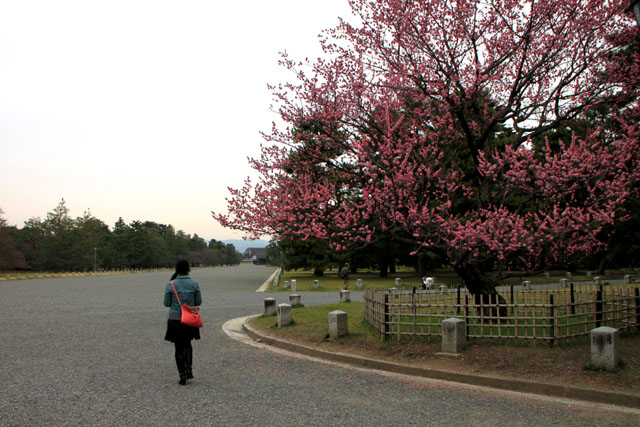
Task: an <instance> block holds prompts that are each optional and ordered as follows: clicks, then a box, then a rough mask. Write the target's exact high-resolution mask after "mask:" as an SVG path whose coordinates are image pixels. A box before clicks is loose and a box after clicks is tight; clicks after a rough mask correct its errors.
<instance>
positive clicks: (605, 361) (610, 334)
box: [591, 326, 620, 370]
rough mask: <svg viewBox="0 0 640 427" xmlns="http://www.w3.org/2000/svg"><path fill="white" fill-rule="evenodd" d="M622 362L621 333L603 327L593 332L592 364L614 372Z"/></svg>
mask: <svg viewBox="0 0 640 427" xmlns="http://www.w3.org/2000/svg"><path fill="white" fill-rule="evenodd" d="M619 361H620V333H619V332H618V330H617V329H614V328H610V327H608V326H601V327H599V328H595V329H592V330H591V364H592V365H595V366H597V367H600V368H605V369H610V370H613V369H615V368H616V367H617V366H618V362H619Z"/></svg>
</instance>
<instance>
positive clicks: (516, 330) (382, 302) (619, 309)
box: [364, 285, 640, 344]
mask: <svg viewBox="0 0 640 427" xmlns="http://www.w3.org/2000/svg"><path fill="white" fill-rule="evenodd" d="M497 295H498V296H497V297H496V296H492V297H489V296H484V298H474V296H473V295H470V294H469V293H468V292H467V290H466V289H464V288H462V289H461V288H458V289H457V290H447V291H445V292H434V291H426V290H408V291H407V290H402V291H400V290H393V291H374V290H371V289H366V290H365V292H364V320H365V321H366V322H367V323H368V324H369V325H371V326H372V327H373V328H374V329H375V330H377V331H378V332H379V333H380V337H381V338H382V339H383V340H384V339H387V338H390V337H395V338H396V339H398V340H400V339H401V338H415V337H428V336H440V335H441V334H442V330H441V326H442V321H443V320H445V319H447V318H450V317H457V318H459V319H464V320H465V322H466V326H467V337H468V338H499V339H514V340H541V341H545V342H547V343H549V344H557V343H558V342H559V341H561V340H569V339H571V338H573V337H579V336H585V335H589V333H590V331H591V329H593V328H597V327H599V326H610V327H613V328H617V329H620V330H623V329H630V328H636V327H639V326H640V289H639V288H637V287H631V286H612V285H608V286H603V285H600V286H579V287H574V286H573V285H571V286H570V287H567V288H554V289H545V290H508V291H499V292H498V294H497Z"/></svg>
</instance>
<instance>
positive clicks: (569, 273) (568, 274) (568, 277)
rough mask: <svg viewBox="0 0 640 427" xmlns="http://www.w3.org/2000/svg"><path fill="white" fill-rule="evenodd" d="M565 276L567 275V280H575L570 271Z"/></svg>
mask: <svg viewBox="0 0 640 427" xmlns="http://www.w3.org/2000/svg"><path fill="white" fill-rule="evenodd" d="M564 275H565V277H566V278H567V279H571V278H573V275H572V274H571V272H570V271H567V272H566V273H565V274H564Z"/></svg>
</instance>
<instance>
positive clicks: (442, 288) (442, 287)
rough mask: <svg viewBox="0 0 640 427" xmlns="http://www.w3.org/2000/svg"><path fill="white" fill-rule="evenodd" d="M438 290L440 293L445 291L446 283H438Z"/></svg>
mask: <svg viewBox="0 0 640 427" xmlns="http://www.w3.org/2000/svg"><path fill="white" fill-rule="evenodd" d="M438 291H440V293H443V294H444V293H445V292H447V286H446V285H440V286H438Z"/></svg>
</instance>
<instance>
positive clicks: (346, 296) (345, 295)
mask: <svg viewBox="0 0 640 427" xmlns="http://www.w3.org/2000/svg"><path fill="white" fill-rule="evenodd" d="M340 302H351V292H349V291H345V290H342V291H340Z"/></svg>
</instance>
